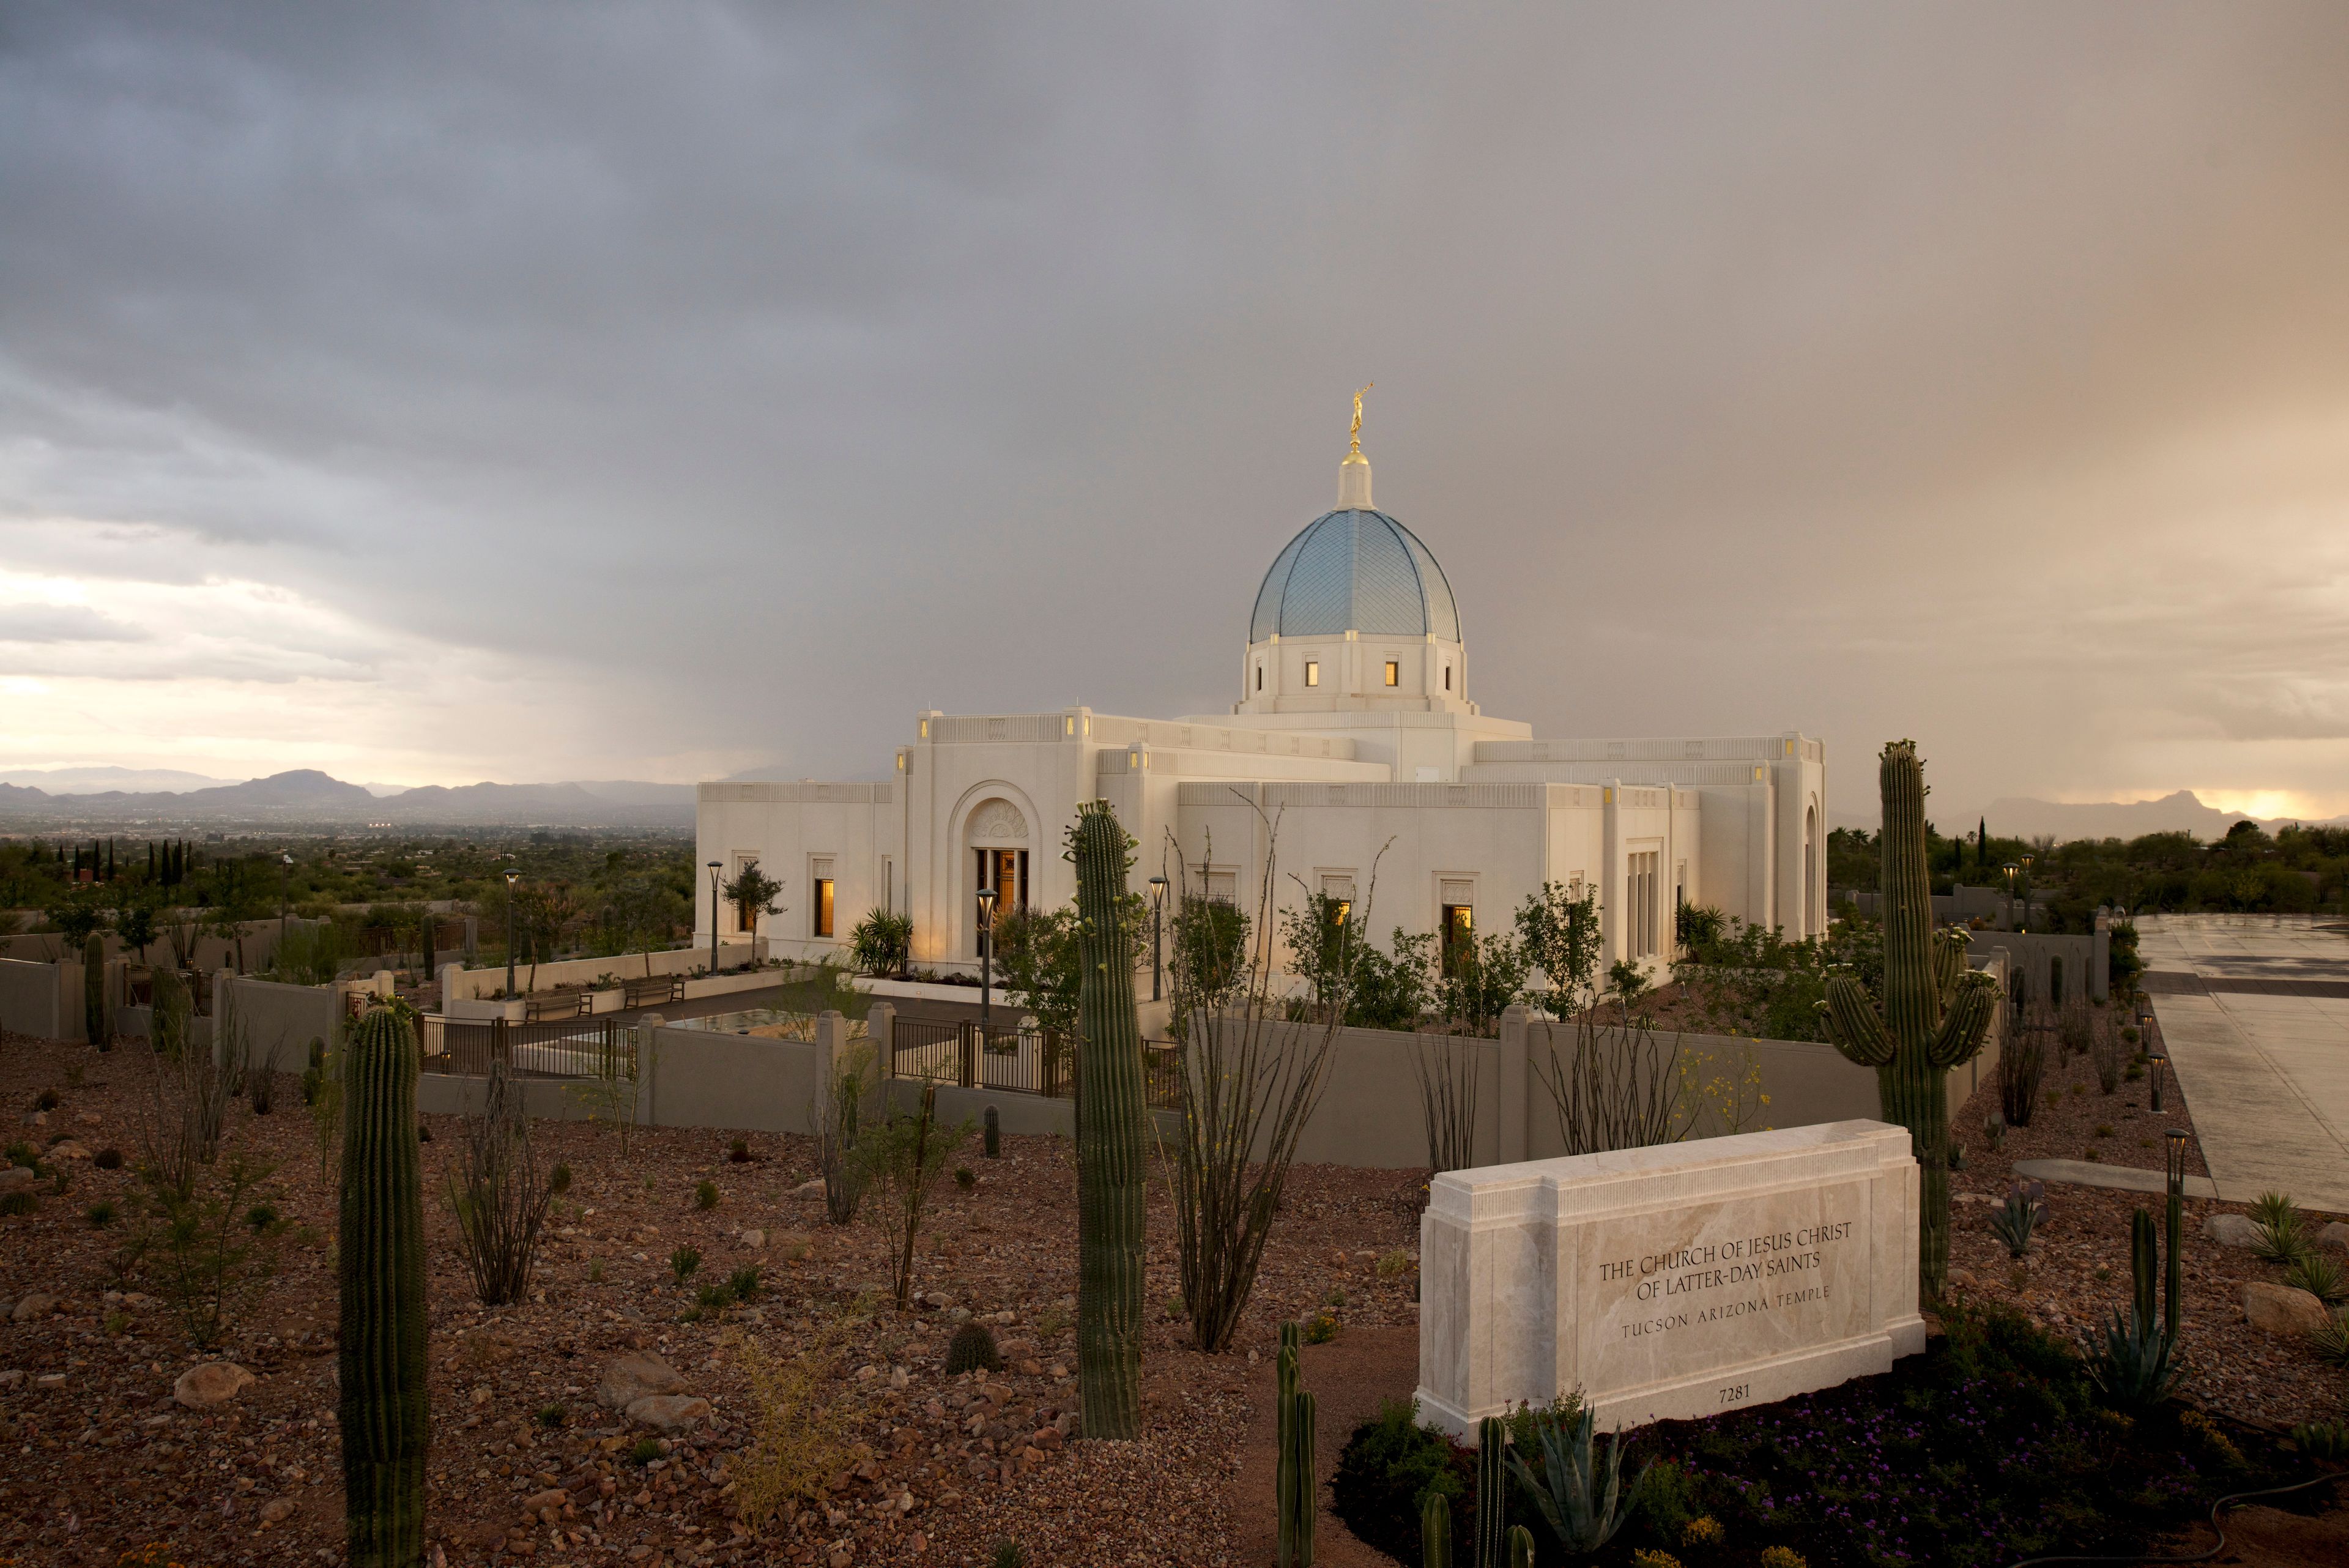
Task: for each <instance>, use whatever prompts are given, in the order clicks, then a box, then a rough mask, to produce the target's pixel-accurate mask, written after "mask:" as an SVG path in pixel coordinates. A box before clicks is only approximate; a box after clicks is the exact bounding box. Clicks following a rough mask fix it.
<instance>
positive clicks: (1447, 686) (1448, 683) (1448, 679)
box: [1444, 664, 1452, 691]
mask: <svg viewBox="0 0 2349 1568" xmlns="http://www.w3.org/2000/svg"><path fill="white" fill-rule="evenodd" d="M1444 690H1445V691H1451V690H1452V666H1450V665H1448V664H1447V665H1445V666H1444Z"/></svg>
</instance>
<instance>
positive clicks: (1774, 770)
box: [696, 399, 1826, 971]
mask: <svg viewBox="0 0 2349 1568" xmlns="http://www.w3.org/2000/svg"><path fill="white" fill-rule="evenodd" d="M1338 472H1339V477H1338V504H1337V506H1336V508H1335V509H1333V510H1331V511H1330V512H1327V513H1324V514H1322V515H1320V516H1319V517H1317V518H1315V519H1314V520H1313V521H1312V522H1310V523H1309V524H1306V526H1305V527H1304V529H1303V530H1302V531H1301V532H1299V534H1298V535H1296V537H1294V538H1293V539H1291V540H1289V541H1288V545H1286V546H1285V547H1284V548H1282V549H1281V551H1280V552H1279V554H1278V555H1277V556H1274V557H1273V561H1272V566H1271V569H1270V570H1268V572H1266V574H1265V576H1264V579H1263V581H1262V583H1261V584H1260V586H1259V587H1257V591H1256V596H1255V599H1254V601H1253V604H1252V606H1251V607H1250V610H1249V615H1248V625H1247V648H1246V650H1245V651H1244V652H1243V653H1242V655H1241V657H1240V660H1239V669H1238V678H1239V680H1238V684H1239V690H1238V694H1237V700H1236V701H1234V702H1233V704H1232V706H1231V711H1229V712H1227V713H1216V714H1192V715H1187V716H1185V717H1182V718H1175V719H1138V718H1125V717H1120V716H1116V715H1112V714H1108V713H1099V712H1095V711H1092V709H1090V708H1061V709H1056V710H1050V711H1041V712H1027V713H941V712H924V713H920V714H917V715H916V717H915V719H914V723H913V733H912V736H911V737H910V739H909V740H908V741H907V742H906V743H905V744H904V745H902V746H900V747H898V748H897V752H896V755H895V759H894V763H893V765H892V767H891V769H890V771H889V774H888V776H887V777H886V778H885V780H884V781H883V782H880V783H871V784H864V783H856V784H817V783H797V784H739V783H724V784H703V785H701V786H700V789H699V793H698V808H697V814H696V815H697V823H698V846H699V850H700V854H699V859H700V861H702V862H703V863H708V862H710V861H716V862H719V864H720V866H721V867H723V874H724V875H725V876H726V877H732V876H734V875H735V874H736V873H737V872H738V871H739V870H740V868H741V867H742V866H743V865H745V864H746V863H748V862H750V861H751V860H756V861H758V862H759V863H760V865H761V867H764V868H765V870H766V872H767V874H768V875H769V876H770V877H774V878H775V879H776V880H778V881H780V882H781V884H782V887H783V889H784V891H783V893H782V895H781V899H780V902H781V906H782V909H781V913H780V914H777V915H772V916H769V917H766V918H765V919H762V920H761V931H762V932H763V933H764V934H766V935H767V936H768V937H769V938H770V939H771V951H772V952H774V953H775V954H777V955H778V956H784V957H799V958H807V959H812V958H816V957H818V956H821V955H823V954H824V953H826V952H828V951H836V950H841V949H843V948H844V947H845V945H846V942H847V938H848V934H849V931H850V929H851V928H852V927H854V924H855V923H856V921H857V920H858V919H860V918H861V917H862V916H863V915H864V913H865V912H866V911H867V910H869V909H876V908H887V909H892V910H895V911H897V912H899V913H902V914H906V915H910V916H911V917H912V919H913V928H914V955H915V962H916V963H917V964H921V965H924V966H926V967H929V968H933V969H940V970H949V971H951V970H974V971H975V970H976V968H977V966H978V952H979V945H978V944H979V923H980V919H981V909H982V907H983V905H982V900H981V899H980V898H979V897H978V894H979V891H980V889H981V888H992V889H994V890H995V891H996V893H997V895H998V901H999V904H1000V905H1001V906H1003V907H1007V908H1008V907H1013V906H1024V907H1033V908H1050V907H1055V906H1058V905H1061V904H1064V903H1067V902H1069V901H1070V900H1071V899H1072V898H1074V897H1075V890H1076V889H1075V878H1074V876H1073V872H1072V868H1071V867H1070V866H1069V865H1068V864H1067V862H1065V861H1064V860H1063V859H1062V858H1061V849H1062V846H1063V842H1064V833H1065V830H1066V828H1067V826H1069V824H1071V822H1073V821H1074V820H1075V815H1076V810H1077V805H1078V803H1079V802H1081V801H1086V800H1093V799H1103V800H1107V801H1109V802H1111V803H1112V805H1114V806H1115V807H1116V810H1117V815H1118V819H1119V821H1121V822H1122V823H1123V824H1124V825H1125V827H1126V831H1127V832H1129V833H1131V834H1132V835H1133V836H1134V838H1135V839H1136V840H1137V841H1138V843H1139V846H1140V847H1139V849H1138V851H1137V858H1136V864H1135V867H1134V870H1133V877H1134V880H1135V890H1136V891H1137V892H1146V891H1147V890H1148V889H1147V888H1146V886H1145V883H1146V879H1147V878H1149V877H1152V876H1154V875H1159V874H1164V875H1165V876H1167V877H1169V878H1170V879H1173V880H1174V881H1175V882H1177V883H1178V884H1179V885H1183V886H1187V887H1188V888H1191V889H1192V890H1194V891H1204V892H1206V893H1207V894H1209V895H1211V896H1216V897H1227V898H1236V899H1237V900H1238V901H1240V902H1241V903H1242V904H1243V905H1244V906H1246V907H1248V908H1251V909H1253V908H1254V907H1255V905H1256V902H1257V894H1258V890H1259V888H1260V886H1261V883H1262V879H1263V877H1264V874H1265V868H1266V863H1267V859H1268V856H1269V857H1272V858H1274V859H1275V860H1277V864H1278V876H1277V883H1278V887H1277V888H1276V895H1275V902H1276V903H1277V904H1278V905H1281V906H1294V905H1296V904H1298V903H1299V902H1300V901H1301V898H1300V895H1301V893H1302V891H1303V890H1304V889H1314V890H1318V891H1321V892H1324V893H1327V894H1330V895H1331V896H1332V897H1335V898H1341V899H1344V900H1347V901H1348V902H1349V903H1350V905H1352V906H1353V907H1355V908H1358V909H1363V912H1364V914H1365V915H1366V916H1367V918H1368V920H1369V929H1370V930H1371V933H1372V934H1373V935H1374V936H1376V937H1377V938H1378V939H1379V940H1381V943H1383V941H1384V939H1385V936H1386V933H1387V932H1388V931H1390V930H1391V929H1392V928H1394V927H1397V926H1400V927H1402V928H1403V929H1406V930H1409V931H1412V932H1428V931H1445V930H1452V931H1459V930H1474V931H1483V930H1485V929H1506V928H1507V927H1508V925H1509V924H1510V922H1511V920H1512V918H1513V916H1514V914H1515V912H1516V909H1517V908H1518V906H1519V905H1520V904H1521V903H1523V902H1524V900H1525V899H1526V898H1527V897H1528V896H1529V895H1532V894H1535V893H1537V892H1538V891H1539V890H1540V888H1541V886H1542V884H1543V883H1544V882H1546V881H1548V882H1557V883H1562V884H1567V885H1569V886H1573V885H1581V886H1590V885H1594V884H1595V885H1596V888H1597V891H1598V895H1599V910H1600V923H1601V928H1602V931H1603V938H1604V956H1603V957H1602V960H1601V967H1602V968H1604V967H1605V966H1606V965H1607V964H1609V963H1611V962H1613V961H1615V960H1617V959H1620V958H1629V959H1632V960H1642V961H1658V962H1661V961H1667V960H1669V958H1670V956H1671V946H1672V932H1673V911H1674V909H1676V908H1677V907H1678V906H1679V905H1681V904H1683V903H1688V904H1707V905H1711V906H1713V907H1714V908H1716V909H1721V910H1723V912H1725V913H1727V914H1730V915H1733V916H1737V917H1740V918H1742V919H1745V920H1747V921H1749V922H1753V923H1758V924H1761V925H1764V926H1773V927H1778V928H1781V929H1784V930H1785V933H1786V934H1787V935H1788V936H1790V937H1803V936H1812V935H1816V934H1819V933H1821V932H1823V931H1824V930H1825V929H1826V753H1825V748H1824V747H1823V746H1822V745H1821V743H1820V742H1818V741H1816V740H1814V739H1810V738H1808V737H1806V736H1804V735H1802V734H1799V733H1797V732H1793V731H1788V732H1783V733H1779V734H1775V735H1738V736H1728V737H1719V738H1712V739H1641V740H1628V739H1627V740H1540V739H1537V738H1536V737H1535V735H1534V733H1533V731H1532V728H1531V726H1529V725H1526V724H1524V723H1520V722H1516V721H1515V720H1510V719H1498V718H1493V717H1489V716H1487V715H1486V714H1485V712H1484V711H1482V710H1481V709H1479V708H1478V707H1477V705H1476V704H1475V701H1471V699H1470V697H1469V690H1470V688H1469V672H1470V667H1469V659H1468V644H1467V638H1466V633H1465V628H1464V625H1463V622H1462V619H1461V615H1460V607H1459V604H1458V602H1457V600H1456V599H1455V598H1454V595H1453V589H1452V584H1451V582H1450V580H1449V579H1448V578H1447V577H1446V576H1444V568H1443V566H1441V565H1439V564H1438V563H1437V561H1436V559H1435V556H1434V554H1433V552H1432V551H1430V550H1429V549H1428V547H1427V545H1425V544H1424V543H1423V541H1422V540H1421V539H1420V537H1419V536H1418V535H1416V534H1414V533H1413V532H1412V530H1411V529H1410V528H1408V527H1406V526H1404V524H1403V523H1402V520H1401V519H1399V518H1396V517H1393V516H1392V515H1390V514H1387V513H1384V512H1381V511H1379V510H1378V509H1377V507H1376V505H1375V504H1374V503H1373V501H1372V499H1371V465H1370V462H1368V460H1367V459H1365V458H1364V457H1363V455H1362V451H1361V409H1360V400H1359V399H1358V400H1357V403H1356V413H1355V431H1354V441H1353V447H1352V450H1351V451H1350V452H1349V453H1348V454H1347V456H1346V458H1345V460H1344V462H1342V463H1341V464H1340V467H1339V471H1338ZM1178 848H1179V856H1180V864H1179V866H1178V865H1177V858H1176V857H1177V853H1178ZM1374 867H1375V872H1376V886H1375V888H1373V886H1372V874H1373V868H1374ZM703 888H704V890H703V892H702V894H701V900H700V913H699V916H698V919H699V920H700V921H701V922H703V923H702V924H701V925H700V933H701V939H702V940H708V938H709V929H710V928H709V923H708V922H710V921H712V920H718V921H720V922H722V925H723V929H727V930H729V931H732V930H734V929H737V928H738V927H739V924H740V918H739V916H738V915H737V914H736V912H735V910H734V909H732V907H731V906H726V907H723V908H722V909H721V908H714V907H713V900H712V899H711V897H710V895H709V891H708V883H707V880H706V878H705V880H704V883H703ZM1364 906H1367V908H1364Z"/></svg>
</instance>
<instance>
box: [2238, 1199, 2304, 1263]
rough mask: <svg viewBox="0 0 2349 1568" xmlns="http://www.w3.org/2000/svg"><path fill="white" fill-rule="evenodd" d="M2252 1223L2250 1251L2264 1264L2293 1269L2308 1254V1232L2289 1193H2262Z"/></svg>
mask: <svg viewBox="0 0 2349 1568" xmlns="http://www.w3.org/2000/svg"><path fill="white" fill-rule="evenodd" d="M2251 1251H2253V1252H2255V1253H2257V1254H2258V1255H2259V1256H2260V1257H2261V1259H2262V1260H2264V1261H2265V1262H2271V1263H2282V1264H2285V1265H2290V1264H2292V1263H2294V1262H2299V1260H2300V1259H2301V1258H2302V1256H2303V1255H2304V1254H2305V1253H2306V1252H2307V1251H2308V1236H2307V1232H2306V1231H2304V1230H2303V1229H2302V1225H2301V1222H2300V1210H2297V1209H2295V1208H2293V1207H2292V1197H2291V1195H2290V1194H2289V1193H2283V1192H2262V1193H2261V1194H2260V1196H2259V1200H2258V1201H2257V1202H2255V1203H2253V1204H2252V1205H2251Z"/></svg>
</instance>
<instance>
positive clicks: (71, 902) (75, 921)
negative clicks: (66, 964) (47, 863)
mask: <svg viewBox="0 0 2349 1568" xmlns="http://www.w3.org/2000/svg"><path fill="white" fill-rule="evenodd" d="M41 913H42V914H43V915H45V916H47V918H48V922H49V929H51V930H53V931H55V932H57V936H58V937H59V939H60V944H59V947H58V950H57V957H59V958H60V959H62V958H64V957H65V956H66V954H67V953H79V952H80V951H81V950H82V946H83V944H84V943H86V942H88V940H89V939H90V938H91V937H92V936H93V935H95V934H96V933H98V932H99V931H102V930H104V929H106V906H105V904H104V903H103V902H101V901H100V895H99V893H98V888H97V887H96V886H95V885H94V884H91V883H77V884H74V885H73V886H70V887H67V888H64V889H62V890H61V891H59V893H58V894H57V897H56V898H52V899H50V900H49V903H48V905H47V908H45V909H42V911H41Z"/></svg>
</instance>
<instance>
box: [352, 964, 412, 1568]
mask: <svg viewBox="0 0 2349 1568" xmlns="http://www.w3.org/2000/svg"><path fill="white" fill-rule="evenodd" d="M417 1070H418V1062H417V1056H416V1043H415V1036H414V1033H413V1032H412V1031H411V1030H410V1029H409V1024H408V1022H407V1020H406V1019H404V1018H402V1017H401V1016H399V1015H398V1013H396V1012H392V1011H391V1010H390V1009H388V1008H377V1009H375V1010H374V1011H373V1012H369V1013H368V1014H367V1017H365V1018H364V1019H362V1020H361V1021H360V1022H359V1026H358V1029H357V1032H356V1033H355V1034H354V1036H353V1038H352V1040H351V1044H350V1045H349V1047H348V1049H347V1052H346V1054H345V1056H344V1062H343V1085H344V1096H345V1098H344V1106H345V1109H346V1112H347V1120H346V1123H345V1126H344V1129H343V1172H342V1176H343V1179H342V1189H343V1190H342V1219H341V1228H340V1231H339V1234H338V1235H337V1236H336V1247H337V1249H338V1251H339V1260H340V1261H339V1263H338V1267H337V1272H338V1273H339V1274H340V1276H341V1281H340V1282H341V1286H342V1323H341V1330H342V1345H341V1353H340V1357H339V1370H340V1372H341V1375H342V1400H341V1409H340V1411H339V1414H340V1416H341V1424H342V1434H343V1482H344V1488H345V1504H344V1532H345V1535H346V1538H347V1544H348V1551H349V1554H350V1561H351V1563H352V1564H353V1565H354V1568H412V1565H413V1564H415V1563H420V1562H422V1560H423V1556H424V1459H425V1449H426V1445H427V1443H428V1442H429V1438H430V1436H431V1409H430V1404H429V1400H430V1395H429V1392H428V1390H427V1388H426V1386H425V1324H424V1195H423V1184H422V1179H421V1177H420V1175H419V1171H418V1168H417V1154H416V1145H417V1132H416V1075H417Z"/></svg>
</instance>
